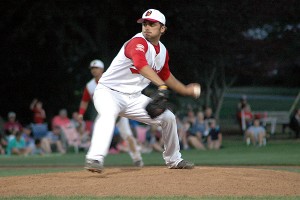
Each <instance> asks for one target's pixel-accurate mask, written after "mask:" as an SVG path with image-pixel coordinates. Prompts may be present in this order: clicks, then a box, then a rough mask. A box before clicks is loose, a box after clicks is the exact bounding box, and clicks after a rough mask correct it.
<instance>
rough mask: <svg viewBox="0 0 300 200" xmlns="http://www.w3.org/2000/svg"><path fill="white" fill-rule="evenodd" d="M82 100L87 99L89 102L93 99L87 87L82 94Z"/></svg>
mask: <svg viewBox="0 0 300 200" xmlns="http://www.w3.org/2000/svg"><path fill="white" fill-rule="evenodd" d="M81 100H82V101H85V102H89V101H90V100H91V95H90V93H89V91H88V90H87V88H86V87H85V88H84V90H83V95H82V98H81Z"/></svg>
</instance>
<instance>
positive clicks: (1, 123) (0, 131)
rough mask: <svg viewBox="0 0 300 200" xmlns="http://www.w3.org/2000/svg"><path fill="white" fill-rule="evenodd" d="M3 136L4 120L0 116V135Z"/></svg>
mask: <svg viewBox="0 0 300 200" xmlns="http://www.w3.org/2000/svg"><path fill="white" fill-rule="evenodd" d="M1 134H2V135H4V120H3V118H2V117H1V116H0V135H1Z"/></svg>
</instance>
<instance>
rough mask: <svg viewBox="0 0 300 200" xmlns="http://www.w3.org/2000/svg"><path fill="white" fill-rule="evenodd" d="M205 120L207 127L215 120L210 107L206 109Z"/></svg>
mask: <svg viewBox="0 0 300 200" xmlns="http://www.w3.org/2000/svg"><path fill="white" fill-rule="evenodd" d="M204 120H205V123H206V124H207V126H208V123H209V122H210V121H211V120H215V116H214V115H213V111H212V108H211V107H209V106H207V107H206V108H205V109H204Z"/></svg>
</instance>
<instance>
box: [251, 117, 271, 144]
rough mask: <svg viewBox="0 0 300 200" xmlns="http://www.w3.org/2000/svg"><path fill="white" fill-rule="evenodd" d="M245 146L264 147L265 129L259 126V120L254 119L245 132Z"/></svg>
mask: <svg viewBox="0 0 300 200" xmlns="http://www.w3.org/2000/svg"><path fill="white" fill-rule="evenodd" d="M246 141H247V145H250V143H252V144H253V145H254V146H256V145H257V144H258V145H259V146H263V145H266V129H265V128H264V127H263V126H262V125H261V123H260V120H259V119H254V121H253V125H251V126H250V127H249V128H248V129H247V130H246Z"/></svg>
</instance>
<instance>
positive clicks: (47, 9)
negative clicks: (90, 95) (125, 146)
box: [0, 0, 300, 120]
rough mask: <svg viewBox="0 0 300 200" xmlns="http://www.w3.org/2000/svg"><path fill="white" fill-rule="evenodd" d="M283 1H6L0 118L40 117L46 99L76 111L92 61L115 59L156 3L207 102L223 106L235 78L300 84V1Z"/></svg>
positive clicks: (0, 26)
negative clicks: (39, 104) (35, 112)
mask: <svg viewBox="0 0 300 200" xmlns="http://www.w3.org/2000/svg"><path fill="white" fill-rule="evenodd" d="M298 4H299V3H297V1H296V0H287V1H284V0H280V1H272V0H270V1H258V0H245V1H196V0H179V1H171V0H170V1H169V0H163V1H158V0H156V1H129V0H111V1H110V0H102V1H92V0H89V1H83V0H82V1H79V0H77V1H69V0H51V1H38V0H15V1H14V0H13V1H8V0H3V1H1V2H0V11H1V23H0V30H1V32H0V35H1V47H2V48H1V50H0V51H1V59H0V60H1V80H0V83H1V85H0V91H1V94H2V95H1V98H0V100H1V106H0V108H1V109H0V115H1V116H2V117H5V116H6V114H7V112H8V111H10V110H14V111H16V112H17V113H18V114H19V116H20V118H24V119H26V120H29V119H31V118H30V117H31V116H30V111H29V104H30V101H31V100H32V99H33V98H34V97H37V98H40V99H41V100H42V101H43V102H44V104H45V108H46V111H47V114H48V118H50V117H51V116H53V115H54V114H56V113H57V112H58V110H59V109H60V108H62V107H66V108H67V109H68V110H70V111H74V110H76V109H77V107H78V104H79V101H80V97H81V92H82V90H83V87H84V85H85V83H86V82H87V81H88V80H89V79H90V78H91V76H90V72H89V70H88V64H89V62H90V61H91V60H92V59H94V58H99V59H101V60H103V61H104V62H105V65H106V67H108V66H109V64H110V62H111V60H112V59H113V57H114V56H115V54H116V53H117V52H118V50H119V49H120V47H121V45H122V44H123V43H124V42H125V41H126V40H128V39H129V38H130V37H131V36H133V35H134V34H135V33H136V32H139V31H140V30H141V27H140V25H138V24H136V23H135V21H136V20H137V19H138V18H140V16H141V15H142V13H143V12H144V11H145V10H146V9H147V8H156V9H159V10H161V11H162V12H163V13H164V14H165V16H166V18H167V27H168V31H167V33H166V35H165V36H163V37H162V41H163V43H164V44H165V45H166V46H167V48H168V50H169V53H170V58H171V59H170V66H171V70H172V72H173V73H174V74H175V76H176V77H177V78H178V79H180V80H182V81H183V82H185V83H188V82H200V83H201V84H202V87H203V96H202V98H203V99H204V102H205V104H207V105H211V106H212V107H213V108H214V110H215V111H216V112H217V113H218V111H219V110H220V109H221V105H222V99H223V95H224V92H226V89H227V88H228V87H231V86H233V85H236V86H237V85H254V86H260V85H264V86H266V85H280V86H288V87H297V86H299V85H300V80H299V78H298V76H297V74H299V72H300V69H299V68H300V66H299V65H300V56H299V52H300V51H299V50H300V42H299V41H300V40H299V31H300V25H299V24H300V19H299V18H300V15H299V13H300V6H299V5H298Z"/></svg>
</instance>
